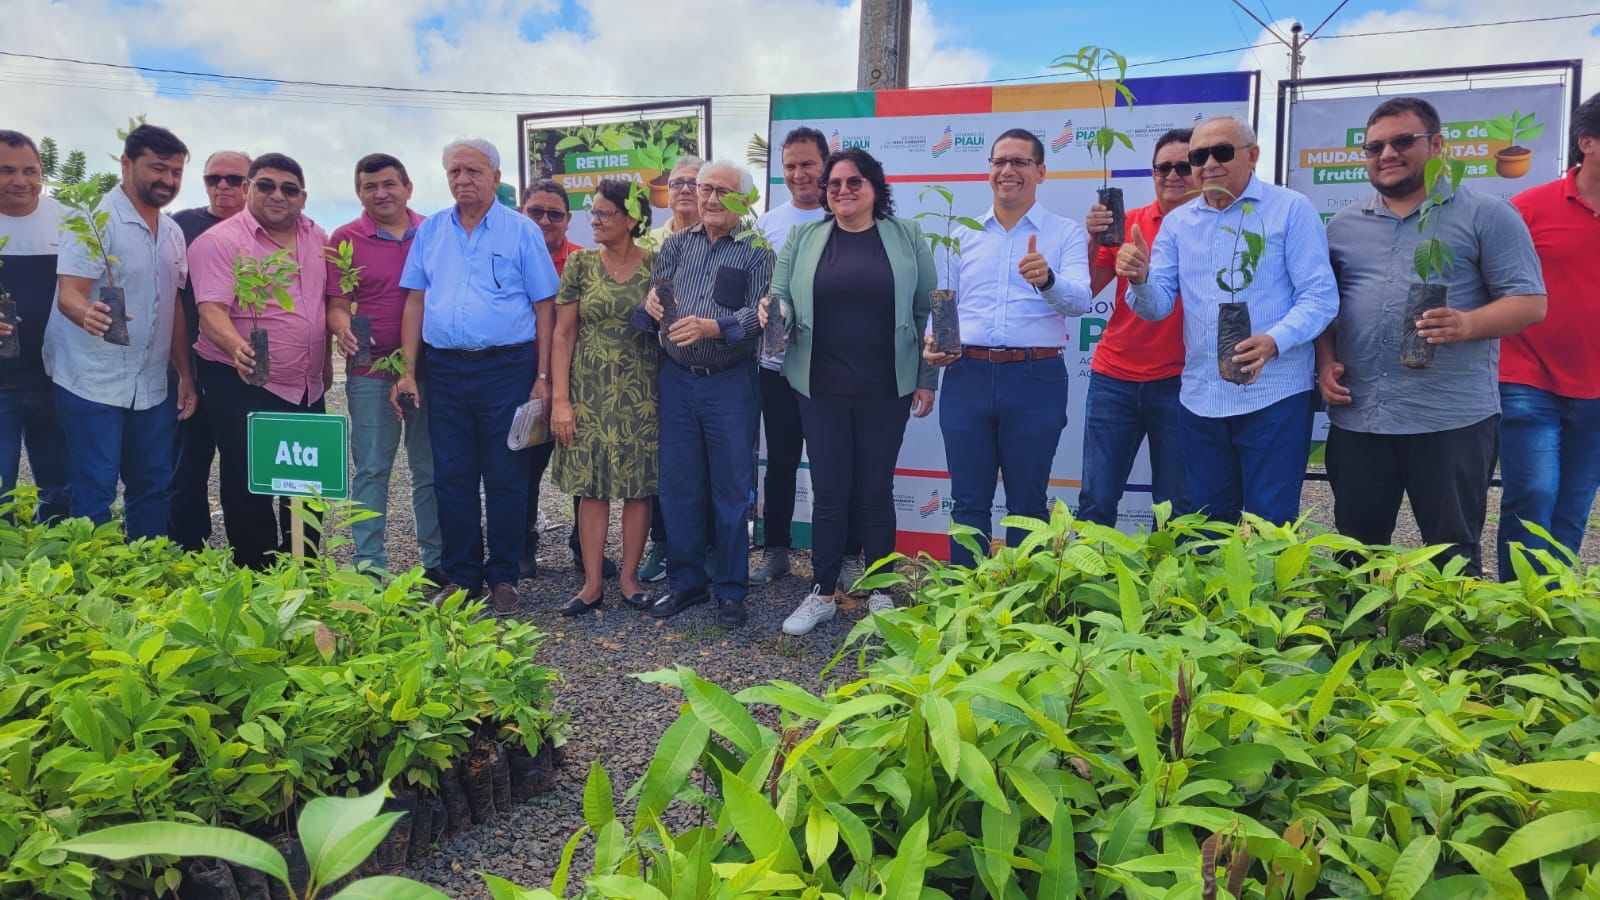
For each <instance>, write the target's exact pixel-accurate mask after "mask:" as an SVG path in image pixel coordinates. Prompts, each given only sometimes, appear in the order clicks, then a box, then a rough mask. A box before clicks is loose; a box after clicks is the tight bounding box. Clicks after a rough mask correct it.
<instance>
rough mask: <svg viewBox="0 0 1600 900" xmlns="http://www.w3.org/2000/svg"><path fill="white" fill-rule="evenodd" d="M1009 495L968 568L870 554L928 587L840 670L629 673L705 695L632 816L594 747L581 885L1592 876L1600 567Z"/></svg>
mask: <svg viewBox="0 0 1600 900" xmlns="http://www.w3.org/2000/svg"><path fill="white" fill-rule="evenodd" d="M1005 524H1006V525H1008V526H1011V527H1018V528H1023V529H1025V530H1027V531H1028V533H1029V534H1028V537H1027V538H1026V540H1025V541H1024V542H1023V543H1022V545H1021V546H1020V547H1018V548H1015V549H1001V550H999V551H998V553H997V554H996V555H995V556H994V557H992V558H983V557H980V562H979V563H978V565H977V566H976V568H974V569H970V570H968V569H957V568H951V567H947V566H943V565H940V564H937V563H934V562H931V561H924V562H922V563H921V564H919V565H917V566H916V567H915V569H914V571H912V572H911V574H902V573H900V572H896V571H894V570H892V569H889V568H886V567H883V566H881V565H880V566H879V567H875V569H876V570H875V571H874V572H872V573H869V575H868V577H867V578H866V579H864V580H863V582H862V584H863V586H868V587H877V588H886V587H896V586H899V587H903V588H906V589H909V590H910V591H911V592H912V593H913V595H914V599H915V601H916V602H915V603H913V604H912V605H910V606H908V607H906V608H902V609H896V610H894V611H892V612H889V613H886V614H878V615H874V616H869V617H868V618H867V619H865V620H863V621H862V622H860V623H859V624H858V625H857V626H856V627H855V628H854V629H853V630H852V631H851V633H850V635H849V637H848V638H847V639H846V643H845V646H844V648H843V649H842V650H841V651H840V654H839V656H838V657H837V658H836V659H835V661H834V663H833V665H832V666H830V668H829V670H828V671H827V672H825V673H824V678H825V679H829V681H828V684H827V686H826V688H825V689H824V690H823V692H822V693H820V694H817V693H813V692H811V691H809V690H806V689H805V688H803V687H801V686H800V685H796V684H793V683H789V682H783V681H775V682H770V683H767V684H764V685H759V686H756V687H752V688H749V689H747V690H745V691H743V692H741V693H739V694H738V695H737V696H731V695H729V694H727V693H726V692H724V691H723V690H722V689H721V688H719V687H717V686H716V685H714V684H711V683H709V682H706V681H704V680H703V679H701V678H700V677H699V676H697V675H696V674H695V673H694V672H692V671H690V670H688V669H684V668H677V669H673V670H664V671H658V672H652V673H649V674H646V675H641V676H639V677H640V678H641V679H643V680H645V681H647V682H655V683H660V684H664V685H671V686H674V687H677V688H678V689H680V690H681V691H682V692H683V697H684V704H683V706H682V708H681V711H680V714H679V718H678V719H677V721H676V722H674V723H673V724H672V726H671V727H669V728H668V729H667V732H666V734H665V735H664V736H663V738H662V740H661V742H660V744H659V745H658V747H657V750H656V753H655V756H654V758H653V759H652V761H651V763H650V766H649V768H648V770H647V772H646V774H645V775H644V777H643V778H641V779H640V781H639V782H638V783H637V784H635V785H634V786H633V787H632V788H631V790H630V792H629V794H630V796H633V797H634V798H636V800H637V804H636V808H637V812H636V818H635V820H634V821H633V822H632V823H631V824H626V823H625V822H624V821H623V820H621V819H619V818H617V817H616V812H615V810H613V809H612V808H611V807H610V806H609V805H608V804H605V803H602V802H600V796H601V794H604V795H605V796H606V797H609V795H610V791H609V784H608V783H606V782H605V781H603V773H602V770H600V769H599V768H598V767H597V768H596V769H594V770H592V772H591V782H590V783H591V788H592V791H591V792H588V793H586V796H590V794H591V793H592V795H593V797H594V801H595V802H593V803H590V804H586V806H585V809H586V811H588V812H589V813H590V815H589V818H588V822H587V825H586V828H585V829H584V830H583V831H582V832H580V833H579V834H578V835H575V836H574V841H577V840H581V839H582V838H583V836H584V835H585V834H588V833H593V834H594V835H595V847H596V851H595V862H594V867H593V872H592V874H591V875H590V876H589V877H588V878H587V879H586V892H585V894H584V896H586V897H628V898H637V897H657V896H667V897H679V896H684V897H691V896H692V897H709V896H715V897H783V898H797V900H798V898H815V900H831V898H883V897H897V898H898V897H963V898H966V897H990V898H1008V900H1010V898H1015V900H1024V898H1033V897H1052V898H1071V897H1079V896H1084V897H1095V898H1101V897H1113V896H1118V895H1121V896H1127V897H1138V898H1145V897H1149V898H1156V897H1197V898H1219V897H1224V896H1229V897H1250V898H1262V900H1267V898H1271V900H1289V898H1294V900H1300V898H1307V897H1330V896H1335V897H1369V896H1385V897H1404V898H1437V897H1452V898H1453V897H1469V896H1496V897H1529V896H1532V897H1577V896H1593V895H1594V894H1595V892H1596V891H1597V890H1600V805H1597V804H1600V699H1597V698H1600V674H1597V673H1600V572H1594V573H1589V572H1581V571H1577V570H1575V569H1572V568H1569V567H1568V566H1567V565H1566V564H1565V562H1564V561H1563V560H1562V559H1560V558H1558V557H1557V556H1556V555H1555V554H1553V553H1551V552H1549V551H1544V550H1536V551H1524V550H1522V549H1521V548H1520V547H1519V548H1517V549H1516V550H1515V558H1514V565H1515V575H1516V579H1515V580H1513V581H1511V582H1509V583H1506V584H1498V583H1489V582H1483V581H1480V580H1477V579H1474V578H1469V577H1466V576H1464V575H1462V574H1461V571H1462V568H1463V565H1464V564H1463V562H1461V561H1459V560H1455V559H1452V560H1451V561H1450V562H1447V563H1444V564H1442V565H1441V564H1439V563H1437V562H1436V561H1437V560H1438V559H1439V556H1440V553H1441V552H1442V550H1443V549H1444V548H1440V547H1431V548H1425V549H1421V550H1393V549H1385V548H1368V547H1364V546H1362V545H1360V544H1358V543H1356V542H1355V541H1352V540H1350V539H1349V538H1346V537H1343V536H1340V535H1333V534H1315V535H1309V536H1308V535H1304V534H1302V533H1301V532H1300V531H1299V530H1298V529H1297V528H1293V527H1276V526H1272V525H1268V524H1266V523H1264V522H1262V521H1260V520H1256V519H1247V521H1246V522H1245V523H1244V524H1243V525H1239V526H1231V525H1223V524H1218V523H1212V522H1206V521H1204V520H1203V519H1201V518H1200V517H1197V516H1186V517H1181V518H1177V519H1171V518H1169V516H1168V511H1167V510H1166V508H1165V507H1158V508H1157V511H1156V523H1155V529H1154V531H1153V532H1152V533H1149V534H1142V535H1126V534H1122V533H1120V532H1118V531H1115V530H1113V529H1110V528H1104V527H1101V526H1096V525H1092V524H1088V523H1081V522H1074V521H1073V520H1072V518H1071V515H1070V513H1069V512H1068V511H1067V508H1066V506H1065V505H1064V504H1058V505H1057V506H1056V507H1055V508H1054V510H1053V511H1052V513H1051V519H1050V521H1049V522H1041V521H1035V520H1030V519H1024V518H1011V519H1008V520H1007V521H1006V523H1005ZM959 537H960V538H961V539H963V540H968V541H970V540H971V535H970V534H967V533H963V534H961V535H959ZM846 660H851V661H853V662H854V666H855V671H853V672H846V671H845V670H844V668H843V667H842V665H841V664H843V663H844V662H845V661H846ZM756 707H762V709H759V710H758V709H756ZM773 710H776V719H774V717H773V715H772V713H773ZM774 723H775V726H774ZM675 804H682V805H685V806H687V807H688V808H689V809H690V810H691V811H692V810H699V812H700V815H699V822H700V824H699V825H698V826H696V827H688V828H678V829H673V828H669V827H668V825H667V824H666V823H665V822H664V821H663V818H662V815H663V814H662V812H661V811H662V810H666V809H668V808H669V807H671V806H673V805H675ZM673 821H675V822H693V821H694V820H693V818H690V817H685V816H683V815H681V814H679V815H676V816H674V818H673ZM569 846H570V845H569ZM569 869H570V858H568V859H566V860H564V861H563V864H562V866H561V869H560V871H559V872H558V873H557V878H556V880H555V882H554V883H553V884H552V885H551V886H550V889H549V891H548V892H545V891H530V892H527V893H525V894H523V895H522V896H529V897H539V898H549V897H552V896H559V895H561V894H563V893H564V892H565V889H566V883H567V879H568V877H569V874H570V872H569ZM497 896H505V897H512V896H518V895H516V894H510V893H503V894H497Z"/></svg>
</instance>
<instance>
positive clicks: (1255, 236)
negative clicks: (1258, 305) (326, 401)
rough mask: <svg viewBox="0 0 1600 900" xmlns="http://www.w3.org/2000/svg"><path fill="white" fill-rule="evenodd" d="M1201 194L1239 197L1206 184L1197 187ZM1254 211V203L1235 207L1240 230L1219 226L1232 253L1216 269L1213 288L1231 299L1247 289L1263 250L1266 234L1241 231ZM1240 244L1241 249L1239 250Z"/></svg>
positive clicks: (1223, 188)
mask: <svg viewBox="0 0 1600 900" xmlns="http://www.w3.org/2000/svg"><path fill="white" fill-rule="evenodd" d="M1200 191H1201V192H1202V193H1204V192H1207V191H1210V192H1214V193H1218V194H1222V195H1224V196H1226V197H1227V198H1228V199H1229V201H1230V202H1231V201H1236V200H1238V199H1239V198H1238V197H1237V196H1235V195H1234V193H1233V191H1230V190H1228V189H1227V188H1225V187H1223V186H1222V185H1220V184H1208V185H1204V186H1202V187H1201V188H1200ZM1255 211H1256V205H1255V204H1254V203H1248V202H1246V203H1242V204H1240V205H1239V222H1240V225H1241V227H1239V228H1234V227H1232V226H1229V225H1224V226H1222V230H1223V231H1226V232H1227V233H1228V234H1231V235H1233V252H1232V253H1231V254H1230V255H1229V257H1228V265H1226V266H1224V267H1223V268H1220V269H1218V270H1217V274H1216V280H1217V289H1218V290H1221V291H1224V292H1226V293H1227V294H1228V295H1230V296H1232V297H1233V299H1235V300H1238V299H1239V298H1238V295H1239V294H1242V293H1244V292H1245V290H1247V289H1248V288H1249V287H1250V285H1251V283H1252V282H1254V281H1255V280H1256V269H1257V268H1258V267H1259V266H1260V265H1261V254H1263V253H1265V252H1266V251H1267V238H1266V235H1264V234H1262V233H1261V232H1259V231H1251V230H1250V229H1248V228H1244V227H1242V226H1243V223H1244V219H1245V217H1246V216H1248V215H1250V214H1251V213H1253V212H1255ZM1240 243H1243V244H1244V246H1243V247H1240V246H1239V245H1240Z"/></svg>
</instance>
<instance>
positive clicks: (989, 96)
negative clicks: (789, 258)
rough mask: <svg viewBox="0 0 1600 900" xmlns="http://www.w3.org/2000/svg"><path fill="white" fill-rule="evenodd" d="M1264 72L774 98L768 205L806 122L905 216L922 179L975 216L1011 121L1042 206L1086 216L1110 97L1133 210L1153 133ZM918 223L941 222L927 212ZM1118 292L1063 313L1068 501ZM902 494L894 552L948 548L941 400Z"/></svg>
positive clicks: (805, 511)
mask: <svg viewBox="0 0 1600 900" xmlns="http://www.w3.org/2000/svg"><path fill="white" fill-rule="evenodd" d="M1256 78H1257V75H1256V73H1254V72H1226V73H1217V74H1207V75H1183V76H1175V77H1166V78H1134V79H1130V80H1129V81H1128V87H1129V89H1130V90H1131V91H1132V93H1133V95H1134V98H1135V105H1134V106H1133V107H1132V108H1131V109H1130V108H1129V107H1128V106H1127V104H1126V103H1124V102H1123V100H1122V99H1121V98H1120V97H1119V96H1117V94H1116V92H1115V91H1113V90H1112V89H1111V87H1110V86H1109V85H1105V86H1102V85H1097V84H1093V83H1086V82H1084V83H1052V84H1037V85H1027V86H1019V87H976V88H951V89H924V90H907V91H881V92H877V93H872V92H849V93H830V94H794V95H780V96H774V97H773V98H772V124H771V129H770V133H769V139H770V141H771V146H772V147H773V152H772V157H771V161H770V162H769V171H768V190H769V193H770V203H771V204H772V205H777V204H780V203H783V202H784V201H785V200H787V199H788V192H787V191H786V190H785V188H784V185H783V169H782V157H781V154H780V152H779V150H778V148H780V147H781V146H782V145H783V138H784V136H785V135H786V134H788V133H789V131H790V130H791V129H793V128H795V127H798V126H800V125H808V126H810V127H812V128H816V129H818V130H820V131H821V132H822V133H823V134H824V135H826V136H827V138H828V145H829V147H830V148H831V149H833V150H841V149H843V148H845V147H861V148H863V149H865V150H867V151H869V152H870V153H872V155H873V156H874V157H876V158H877V159H878V160H879V161H880V162H882V163H883V167H884V170H885V172H886V173H887V174H888V178H889V182H890V184H891V187H892V189H893V192H894V203H895V212H896V215H899V216H903V217H907V218H909V217H911V216H914V215H916V214H917V213H918V212H920V211H922V210H924V209H933V208H935V207H933V206H931V205H924V204H923V203H922V202H921V201H920V200H919V198H918V194H919V193H920V192H921V191H922V189H923V188H924V187H926V186H927V185H930V184H938V185H942V186H943V187H945V188H948V189H949V190H950V191H951V192H952V193H953V194H954V195H955V199H956V212H957V213H958V214H961V215H967V216H972V217H977V216H980V215H982V214H983V213H984V212H985V211H987V210H988V209H989V207H990V205H991V204H992V202H993V194H992V193H991V191H990V187H989V153H990V150H991V148H992V145H993V143H994V140H995V138H996V137H997V136H998V135H999V134H1000V133H1001V132H1003V131H1007V130H1009V129H1012V128H1025V129H1027V130H1029V131H1031V132H1033V133H1034V134H1035V135H1037V136H1038V137H1039V139H1040V140H1041V141H1043V142H1044V145H1045V167H1046V180H1045V182H1044V184H1043V185H1042V186H1041V188H1040V192H1039V201H1040V203H1041V204H1043V205H1044V206H1045V207H1046V208H1047V209H1049V210H1051V211H1053V212H1055V213H1057V214H1059V215H1063V216H1066V217H1068V218H1070V219H1073V220H1075V221H1077V222H1080V223H1081V222H1082V221H1083V217H1084V214H1085V213H1086V212H1087V211H1088V209H1089V207H1090V206H1092V205H1093V204H1094V202H1095V190H1096V189H1097V188H1099V187H1100V186H1101V177H1102V171H1101V167H1100V162H1099V160H1098V158H1091V157H1090V155H1089V149H1088V141H1089V138H1090V137H1091V136H1093V134H1094V133H1095V131H1096V129H1098V128H1099V127H1100V125H1101V122H1102V121H1103V119H1102V115H1101V101H1102V100H1103V101H1104V102H1105V105H1106V107H1107V112H1106V116H1107V117H1108V118H1109V120H1110V125H1111V127H1113V128H1115V129H1118V130H1120V131H1122V132H1124V133H1126V134H1128V135H1130V136H1131V137H1132V138H1133V149H1132V150H1129V149H1127V148H1125V147H1122V146H1120V145H1119V146H1117V147H1116V148H1115V149H1114V150H1113V151H1112V153H1111V159H1110V164H1111V170H1112V171H1111V183H1112V184H1113V185H1115V186H1117V187H1120V188H1122V189H1123V191H1124V193H1125V195H1126V202H1127V206H1128V208H1129V209H1133V208H1135V207H1138V206H1142V205H1144V204H1147V203H1150V202H1151V201H1152V200H1154V198H1155V192H1154V185H1153V184H1152V182H1151V179H1150V159H1151V156H1152V155H1153V153H1154V150H1155V142H1156V138H1158V137H1160V136H1161V135H1162V134H1163V133H1165V132H1166V131H1168V130H1169V129H1172V128H1187V127H1192V126H1193V125H1194V124H1195V123H1196V122H1199V121H1200V120H1202V119H1205V118H1207V117H1209V116H1216V115H1234V116H1241V117H1246V118H1253V115H1252V109H1253V98H1254V96H1255V86H1256ZM1267 174H1269V173H1263V177H1265V176H1266V175H1267ZM923 225H924V227H925V228H931V227H933V225H932V223H931V221H930V220H927V219H924V220H923ZM1115 297H1116V294H1115V290H1114V287H1108V288H1107V289H1106V290H1105V291H1103V292H1102V293H1101V294H1100V295H1099V296H1098V297H1096V298H1095V306H1094V310H1093V311H1092V312H1091V313H1090V314H1089V315H1087V316H1084V317H1082V318H1080V319H1071V320H1069V321H1068V322H1067V334H1066V338H1067V341H1066V344H1067V357H1066V360H1067V371H1068V376H1069V390H1070V400H1069V402H1068V405H1067V427H1066V430H1065V431H1064V432H1063V433H1062V438H1061V445H1060V447H1059V448H1058V450H1057V452H1056V459H1055V463H1054V465H1053V466H1052V469H1051V475H1050V495H1051V497H1052V498H1054V499H1055V500H1058V501H1061V502H1065V503H1068V504H1070V505H1071V506H1072V507H1073V508H1076V507H1077V503H1078V486H1079V484H1080V483H1081V482H1082V479H1083V421H1084V413H1083V409H1084V397H1085V395H1086V393H1087V391H1088V386H1089V360H1090V357H1091V355H1092V354H1093V352H1094V347H1095V343H1096V342H1097V341H1098V340H1099V339H1100V333H1101V332H1102V331H1104V330H1105V324H1106V319H1107V317H1108V316H1109V315H1110V313H1111V307H1112V304H1113V301H1114V300H1115ZM763 458H765V454H763ZM1129 482H1130V483H1129V485H1128V492H1127V494H1126V495H1125V496H1124V497H1123V501H1122V508H1121V510H1120V524H1121V525H1122V526H1124V527H1129V528H1131V527H1135V526H1137V525H1139V524H1141V523H1148V522H1149V521H1150V467H1149V462H1148V460H1147V459H1146V458H1145V454H1144V452H1143V451H1141V453H1140V457H1139V460H1138V461H1137V462H1136V463H1135V466H1134V470H1133V473H1132V475H1131V476H1130V477H1129ZM809 488H810V483H809V478H808V477H807V473H806V472H805V471H804V470H803V469H802V472H801V478H800V487H799V490H798V492H797V502H796V510H795V522H796V528H795V537H796V540H797V541H804V540H805V539H806V537H807V536H808V535H809V526H808V525H807V524H806V523H808V522H809V521H810V519H811V505H810V503H809ZM1003 491H1004V485H1001V492H1000V493H998V494H997V503H996V507H995V525H996V527H998V525H999V522H1000V519H1001V517H1002V516H1003V515H1004V505H1003V504H1004V493H1003ZM894 500H895V515H896V518H897V523H898V528H899V541H898V549H899V550H901V551H902V552H905V553H916V552H919V551H926V552H928V553H930V554H933V555H935V556H938V557H944V556H946V555H947V554H948V552H949V544H948V539H947V537H946V535H947V534H948V533H949V527H950V509H951V505H952V504H951V501H950V478H949V472H948V470H947V468H946V466H945V459H944V441H943V438H942V437H941V434H940V430H939V413H938V410H937V404H936V406H935V411H934V413H933V414H932V415H930V416H928V417H927V418H925V419H912V420H911V422H910V424H909V425H908V426H907V428H906V437H905V443H904V444H903V445H902V448H901V451H900V459H899V464H898V469H897V471H896V473H895V497H894Z"/></svg>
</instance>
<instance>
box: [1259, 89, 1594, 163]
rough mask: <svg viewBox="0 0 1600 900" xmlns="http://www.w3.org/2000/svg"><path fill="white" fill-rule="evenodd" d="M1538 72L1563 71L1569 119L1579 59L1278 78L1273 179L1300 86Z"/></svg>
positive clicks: (1578, 95) (1578, 93) (1578, 97)
mask: <svg viewBox="0 0 1600 900" xmlns="http://www.w3.org/2000/svg"><path fill="white" fill-rule="evenodd" d="M1540 72H1550V73H1552V74H1557V75H1559V74H1562V73H1565V77H1564V79H1563V81H1562V83H1563V84H1567V85H1570V93H1571V100H1570V103H1569V108H1568V110H1567V115H1568V117H1569V120H1570V117H1571V116H1572V114H1573V113H1575V112H1577V109H1578V104H1580V103H1582V102H1583V60H1581V59H1552V60H1545V61H1543V62H1525V63H1498V64H1496V65H1492V66H1457V67H1452V68H1446V69H1416V70H1413V71H1408V72H1374V73H1369V74H1364V75H1329V76H1324V77H1322V78H1301V79H1299V80H1298V81H1294V80H1290V79H1284V80H1282V81H1280V82H1278V133H1277V134H1276V135H1274V140H1275V142H1276V144H1277V154H1276V156H1277V160H1276V162H1275V163H1274V165H1273V173H1272V176H1273V183H1274V184H1278V185H1282V184H1283V183H1284V182H1285V181H1286V180H1287V179H1288V176H1289V171H1288V162H1287V160H1288V158H1287V157H1286V156H1285V150H1286V148H1287V147H1288V145H1289V135H1290V129H1291V127H1292V125H1293V117H1294V97H1295V95H1294V93H1293V92H1294V91H1298V90H1300V89H1302V88H1329V87H1345V86H1350V85H1361V84H1370V85H1372V87H1373V88H1374V89H1377V88H1381V87H1382V86H1383V85H1384V84H1386V83H1388V82H1417V81H1425V82H1443V81H1451V80H1465V81H1467V82H1468V83H1469V84H1470V83H1471V80H1472V79H1473V78H1478V77H1486V76H1491V75H1501V76H1504V75H1534V74H1538V73H1540ZM1563 124H1566V123H1563ZM1569 143H1570V141H1569ZM1574 152H1575V151H1574V149H1573V148H1571V147H1569V148H1568V149H1567V162H1568V163H1569V164H1570V163H1571V160H1572V157H1573V154H1574Z"/></svg>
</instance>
